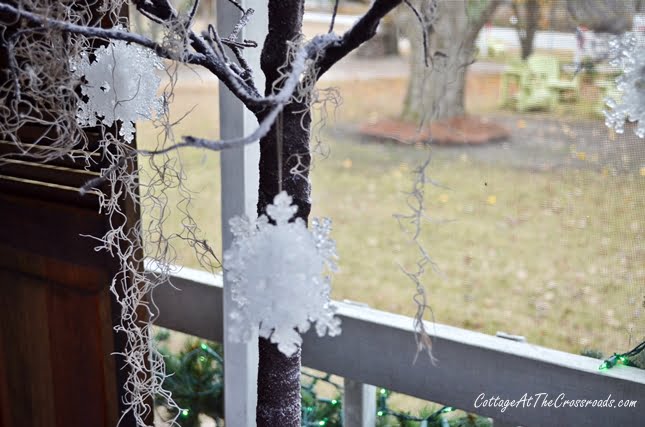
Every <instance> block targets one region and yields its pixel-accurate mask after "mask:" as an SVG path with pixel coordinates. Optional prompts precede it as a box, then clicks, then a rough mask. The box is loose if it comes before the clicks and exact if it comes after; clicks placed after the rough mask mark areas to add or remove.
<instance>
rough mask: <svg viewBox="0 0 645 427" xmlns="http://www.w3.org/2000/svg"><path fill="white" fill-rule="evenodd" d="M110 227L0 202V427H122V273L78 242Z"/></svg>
mask: <svg viewBox="0 0 645 427" xmlns="http://www.w3.org/2000/svg"><path fill="white" fill-rule="evenodd" d="M106 227H107V224H106V220H105V219H104V218H103V217H102V216H101V215H99V214H98V212H97V211H94V210H90V209H87V208H84V207H80V206H74V205H70V204H63V203H55V202H43V201H35V200H33V199H30V198H26V197H19V196H15V195H8V194H1V193H0V325H2V328H1V329H0V366H2V370H0V403H1V404H2V408H1V410H2V412H1V416H0V426H2V427H15V426H38V427H39V426H47V427H76V426H78V427H86V426H97V427H101V426H105V427H114V426H115V425H116V422H117V420H118V417H119V415H120V411H121V410H122V409H123V408H120V401H119V387H118V383H119V382H120V381H122V379H120V378H119V376H120V375H122V374H123V373H122V372H119V369H118V368H119V366H118V364H117V361H116V360H115V358H114V357H113V356H112V353H113V352H114V351H119V350H120V349H121V348H122V345H123V343H122V342H121V339H120V338H118V337H116V336H115V335H114V333H113V330H112V327H113V324H114V323H115V321H116V317H117V316H118V313H119V310H118V309H117V307H116V306H115V303H114V302H113V301H112V298H111V294H110V291H109V284H110V280H111V277H112V275H113V273H114V272H115V271H116V264H115V262H114V261H113V260H112V259H111V258H110V257H109V255H107V254H104V253H97V252H95V251H94V250H93V248H94V246H95V244H96V242H95V241H94V240H92V239H90V238H88V237H83V236H81V234H88V235H101V234H103V233H104V232H105V230H106V229H107V228H106ZM121 425H122V426H134V425H135V424H134V421H133V420H132V419H128V420H124V421H123V422H122V424H121Z"/></svg>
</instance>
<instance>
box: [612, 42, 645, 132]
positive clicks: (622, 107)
mask: <svg viewBox="0 0 645 427" xmlns="http://www.w3.org/2000/svg"><path fill="white" fill-rule="evenodd" d="M609 49H610V55H611V58H612V59H611V61H610V64H611V65H613V66H615V67H618V68H620V69H621V70H622V72H623V73H622V74H621V75H620V76H619V77H618V78H617V79H616V88H617V89H618V90H619V91H620V92H621V96H620V98H619V99H615V98H609V99H608V100H607V106H608V107H609V108H610V111H605V123H606V125H607V127H609V128H612V129H614V130H615V131H616V132H617V133H623V132H624V131H625V120H629V121H630V122H636V121H638V126H637V127H636V130H635V133H636V135H637V136H638V137H639V138H643V137H645V45H643V42H642V41H640V40H639V39H638V37H637V36H636V35H635V34H634V33H625V34H624V35H623V36H621V37H617V38H615V39H614V40H612V41H611V42H610V45H609Z"/></svg>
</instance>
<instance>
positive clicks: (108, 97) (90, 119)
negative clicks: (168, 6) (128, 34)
mask: <svg viewBox="0 0 645 427" xmlns="http://www.w3.org/2000/svg"><path fill="white" fill-rule="evenodd" d="M92 53H93V54H94V57H95V58H94V60H93V61H90V56H89V54H88V52H83V53H81V54H80V55H79V57H77V58H74V59H73V60H72V62H71V65H72V70H73V73H74V77H77V78H81V77H82V78H84V82H83V84H81V92H82V93H83V95H85V96H86V97H87V101H85V100H81V101H80V102H79V107H78V112H77V115H76V119H77V121H78V123H79V124H80V125H81V126H96V125H98V124H99V123H101V124H103V125H106V126H112V125H113V124H114V122H115V121H116V120H119V121H120V122H121V128H120V129H119V135H120V136H122V137H123V138H124V139H125V140H126V141H127V142H132V139H133V138H134V131H135V130H134V123H135V122H136V121H137V120H140V119H144V120H150V119H152V118H153V116H154V115H155V114H157V113H158V112H159V111H160V110H161V107H162V100H161V98H160V97H158V96H157V89H158V88H159V84H160V83H161V78H160V77H159V76H157V73H156V72H155V71H156V70H161V69H163V64H162V62H161V60H160V59H159V57H158V56H157V55H156V54H155V53H154V52H153V51H152V50H150V49H147V48H145V47H142V46H139V45H135V44H130V43H127V42H125V41H121V40H118V41H113V40H112V41H110V43H109V44H108V45H107V46H101V47H99V48H98V49H96V50H93V51H92Z"/></svg>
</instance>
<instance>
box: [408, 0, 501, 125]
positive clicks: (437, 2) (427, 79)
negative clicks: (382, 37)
mask: <svg viewBox="0 0 645 427" xmlns="http://www.w3.org/2000/svg"><path fill="white" fill-rule="evenodd" d="M414 4H415V5H416V6H417V9H418V10H419V12H420V14H421V20H422V22H423V26H424V31H425V33H426V34H427V40H426V43H427V46H428V49H427V54H428V55H429V56H428V57H425V58H424V57H423V55H422V54H421V52H424V48H423V45H424V38H423V37H422V34H423V32H421V31H418V25H417V26H415V25H414V23H413V22H410V23H408V24H407V25H404V26H403V28H405V29H406V30H407V31H408V34H407V35H408V38H409V39H410V44H411V51H412V55H410V80H409V82H408V89H407V93H406V96H405V101H404V106H403V118H404V119H406V120H418V119H420V118H425V117H424V116H425V115H426V114H429V115H430V117H431V118H433V119H444V118H451V117H456V116H462V115H463V114H464V113H465V108H464V105H465V104H464V102H465V85H466V73H467V71H468V66H469V65H470V64H471V63H472V62H473V58H474V53H475V42H476V40H477V35H478V34H479V31H480V30H481V29H482V27H483V26H484V24H485V23H486V22H487V21H488V20H490V18H491V17H492V15H493V13H494V12H495V10H496V9H497V7H498V6H499V5H500V4H501V0H431V1H417V2H415V3H414ZM413 18H414V15H413V14H411V13H408V20H410V21H411V20H412V19H413Z"/></svg>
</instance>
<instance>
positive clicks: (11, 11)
mask: <svg viewBox="0 0 645 427" xmlns="http://www.w3.org/2000/svg"><path fill="white" fill-rule="evenodd" d="M0 12H4V13H6V14H8V15H9V16H11V17H14V18H16V19H24V20H25V21H27V22H28V23H30V24H32V25H40V26H43V27H47V28H51V29H55V30H59V31H62V32H68V33H74V34H81V35H84V36H87V37H100V38H106V39H110V40H122V41H126V42H130V43H135V44H138V45H141V46H143V47H147V48H148V49H152V50H154V51H155V53H156V54H157V55H159V56H160V57H162V58H166V59H173V60H174V59H175V58H174V56H173V55H172V53H171V52H168V50H167V49H166V48H164V47H163V46H161V45H160V44H158V43H156V42H154V41H152V40H150V39H149V38H147V37H144V36H142V35H140V34H136V33H131V32H128V31H124V30H119V29H105V28H98V27H87V26H83V25H76V24H72V23H70V22H65V21H59V20H56V19H49V18H46V17H44V16H40V15H38V14H36V13H32V12H28V11H26V10H20V9H18V8H16V7H14V6H11V5H9V4H6V3H0ZM0 16H2V15H0ZM5 22H6V21H5ZM185 60H186V62H187V63H189V64H198V63H200V62H202V61H203V60H204V57H203V56H202V55H200V54H199V53H187V55H186V57H185Z"/></svg>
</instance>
